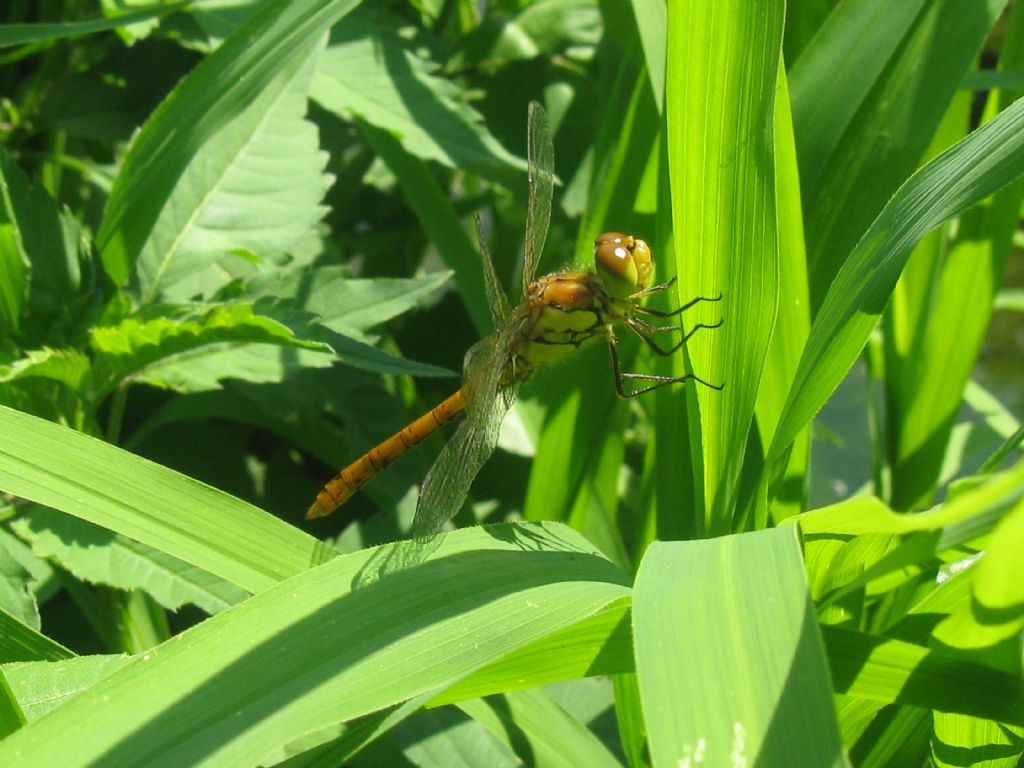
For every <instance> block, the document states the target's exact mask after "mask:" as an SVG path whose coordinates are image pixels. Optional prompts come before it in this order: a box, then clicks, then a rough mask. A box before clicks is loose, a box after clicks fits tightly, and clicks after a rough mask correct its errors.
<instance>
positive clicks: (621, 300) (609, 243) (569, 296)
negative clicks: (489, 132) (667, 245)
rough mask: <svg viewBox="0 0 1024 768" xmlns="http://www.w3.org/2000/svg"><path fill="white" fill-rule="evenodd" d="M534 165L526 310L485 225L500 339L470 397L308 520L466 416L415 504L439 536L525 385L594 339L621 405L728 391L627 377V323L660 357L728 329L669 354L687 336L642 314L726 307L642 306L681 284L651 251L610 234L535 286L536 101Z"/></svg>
mask: <svg viewBox="0 0 1024 768" xmlns="http://www.w3.org/2000/svg"><path fill="white" fill-rule="evenodd" d="M527 166H528V169H529V197H528V204H527V219H526V237H525V242H524V247H523V250H524V253H523V259H524V265H523V286H522V289H523V300H522V302H521V303H520V304H519V306H517V307H516V308H515V309H512V308H511V305H510V303H509V300H508V297H507V296H506V295H505V291H504V289H503V288H502V287H501V283H500V282H499V280H498V277H497V274H496V272H495V269H494V264H493V263H492V261H491V257H490V254H489V253H488V252H487V249H486V246H485V245H484V239H483V237H482V236H481V233H480V232H479V229H480V225H479V220H477V230H478V233H477V234H478V238H479V240H480V247H481V253H482V257H483V266H484V276H485V285H486V288H487V297H488V301H489V304H490V307H491V314H492V316H493V319H494V325H495V328H496V329H497V330H496V332H495V333H494V334H492V335H491V336H488V337H487V338H486V339H484V340H482V341H480V342H477V343H476V344H475V345H473V346H472V347H471V348H470V350H469V351H468V352H467V353H466V357H465V360H464V362H463V376H462V381H463V383H462V388H461V389H459V390H458V391H457V392H456V393H455V394H453V395H452V396H451V397H449V398H448V399H447V400H445V401H444V402H443V403H441V404H440V405H438V406H436V407H435V408H434V409H433V410H431V411H429V412H427V413H426V414H424V415H423V416H421V417H420V418H418V419H416V421H414V422H412V423H411V424H409V425H408V426H407V427H405V428H404V429H402V430H401V431H399V432H397V433H396V434H394V435H392V436H391V437H389V438H388V439H387V440H385V441H384V442H382V443H381V444H380V445H378V446H377V447H375V448H372V449H371V450H369V451H368V452H367V453H365V454H364V455H362V456H360V457H359V458H358V459H356V460H355V461H354V462H352V463H351V464H349V465H348V466H347V467H345V468H344V469H342V470H341V471H340V472H339V473H338V475H337V476H336V477H335V478H334V479H333V480H331V481H330V482H329V483H327V485H325V486H324V488H323V490H321V491H320V493H319V494H318V495H317V497H316V501H314V502H313V504H312V506H310V508H309V510H308V512H307V513H306V517H307V519H313V518H318V517H323V516H325V515H328V514H330V513H331V512H333V511H334V510H335V509H337V508H338V507H339V506H340V505H342V504H344V503H345V502H346V501H348V499H349V498H350V497H351V496H352V495H353V494H354V493H355V492H356V491H358V490H359V489H360V488H362V487H363V486H364V485H366V484H367V483H368V482H369V481H370V480H372V479H373V478H374V477H376V476H377V474H378V473H380V472H381V471H382V470H383V469H384V468H385V467H387V466H388V465H389V464H391V462H393V461H395V460H396V459H398V458H399V457H400V456H402V455H403V454H404V453H405V452H406V451H408V450H409V449H410V448H412V447H413V446H415V445H417V444H418V443H420V442H421V441H422V440H424V439H425V438H427V437H428V436H429V435H431V434H433V433H434V432H436V431H437V430H438V429H440V428H441V427H443V426H444V425H445V424H447V423H449V422H451V421H453V420H454V419H455V418H456V417H457V416H459V414H461V413H463V412H465V414H466V418H465V419H464V420H463V422H462V423H461V424H460V425H459V427H458V429H457V430H456V431H455V434H454V436H453V437H452V439H451V440H450V441H449V442H448V443H447V445H445V447H444V448H443V449H442V450H441V453H440V455H439V456H438V458H437V461H436V462H435V463H434V465H433V467H431V469H430V471H429V472H428V473H427V476H426V478H424V480H423V487H422V490H421V492H420V497H419V501H418V503H417V505H416V516H415V518H414V520H413V535H414V536H415V537H416V538H425V537H429V536H431V535H433V534H435V533H437V532H438V531H440V530H441V528H442V527H443V526H444V525H445V524H446V523H447V522H448V521H449V520H450V519H451V518H452V517H453V516H454V515H455V513H456V512H457V511H458V510H459V508H460V507H461V506H462V504H463V502H465V500H466V498H467V496H468V495H469V488H470V485H471V484H472V482H473V479H474V478H475V477H476V475H477V473H478V472H479V471H480V468H481V467H482V466H483V465H484V463H485V462H486V461H487V459H488V458H490V456H491V454H492V453H493V452H494V448H495V446H496V445H497V442H498V431H499V429H500V427H501V422H502V420H503V419H504V418H505V414H506V413H508V410H509V408H511V407H512V403H513V401H514V400H515V393H516V388H517V386H518V385H519V384H520V383H522V382H523V381H525V380H526V379H528V378H529V377H530V376H531V375H532V374H533V372H534V370H535V369H537V368H538V367H540V366H542V365H546V364H548V363H551V362H554V361H556V360H560V359H561V358H563V357H565V356H567V355H569V354H571V353H572V352H574V351H575V350H576V349H577V348H578V347H579V346H580V345H581V344H583V343H584V342H587V341H589V340H591V339H597V338H604V339H605V340H606V341H607V343H608V351H609V354H610V355H611V362H612V368H613V370H614V373H615V391H616V394H617V395H618V396H619V397H621V398H627V397H634V396H636V395H640V394H643V393H644V392H649V391H651V390H652V389H657V388H658V387H663V386H665V385H667V384H678V383H683V382H686V381H689V380H691V379H692V380H694V381H697V382H699V383H701V384H703V385H705V386H707V387H710V388H712V389H721V386H716V385H713V384H709V383H708V382H706V381H704V380H703V379H701V378H699V377H697V376H696V375H694V374H692V373H689V374H686V375H684V376H658V375H654V374H646V373H625V372H623V371H622V368H621V366H620V365H619V356H618V351H617V347H616V340H615V332H614V328H615V326H616V325H619V324H622V325H625V326H626V327H627V328H628V329H629V330H630V331H632V332H633V333H634V334H636V335H637V336H638V337H639V338H640V339H641V340H642V341H643V342H644V343H645V344H646V345H647V346H648V347H649V348H650V349H651V350H652V351H654V352H655V353H656V354H658V355H661V356H668V355H672V354H674V353H675V352H676V351H677V350H679V349H680V347H682V346H683V344H685V343H686V341H687V340H688V339H689V338H690V337H691V336H692V335H693V334H694V333H696V332H697V331H698V330H700V329H702V328H717V327H718V326H719V325H721V322H719V323H716V324H714V325H703V324H701V325H696V326H694V327H693V328H691V329H690V330H689V332H686V333H684V335H683V337H682V339H681V340H680V341H679V342H677V343H676V344H674V345H673V346H671V347H670V348H669V349H664V348H662V347H661V346H660V345H659V344H658V343H657V342H656V341H655V339H654V335H655V334H659V333H667V332H671V331H681V330H682V328H681V327H680V326H677V325H654V324H653V323H651V322H648V321H647V320H645V319H643V316H647V317H654V318H671V317H676V316H678V315H679V314H680V313H682V312H683V311H685V310H687V309H689V308H690V307H692V306H694V305H695V304H697V303H698V302H701V301H717V300H718V299H720V298H721V296H718V297H715V298H714V299H707V298H696V299H693V300H692V301H690V302H688V303H686V304H684V305H683V306H681V307H678V308H677V309H675V310H672V311H669V312H662V311H659V310H655V309H649V308H647V307H643V306H640V305H639V304H638V303H637V300H638V299H640V298H643V297H645V296H650V295H651V294H655V293H660V292H662V291H665V290H667V289H668V288H670V287H671V286H672V285H673V284H674V283H675V278H673V279H672V280H670V281H669V282H667V283H662V284H659V285H650V279H651V276H652V272H653V262H652V259H651V249H650V248H649V247H648V245H647V243H646V242H644V241H643V240H640V239H638V238H635V237H632V236H631V235H623V234H620V233H618V232H606V233H604V234H603V235H601V236H600V237H598V238H597V240H596V241H595V242H594V269H592V270H565V271H561V272H555V273H552V274H550V275H546V276H544V277H541V278H538V279H536V280H535V279H534V273H535V271H536V268H537V261H538V259H539V257H540V253H541V251H542V250H543V248H544V241H545V239H546V238H547V232H548V224H549V223H550V219H551V194H552V187H553V184H554V148H553V145H552V141H551V131H550V128H549V124H548V117H547V113H546V112H545V111H544V109H543V107H541V105H540V104H538V103H537V102H531V104H530V109H529V121H528V143H527ZM632 381H638V382H643V384H642V385H640V386H639V388H638V389H633V388H631V385H628V384H627V382H632Z"/></svg>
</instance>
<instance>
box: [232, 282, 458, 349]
mask: <svg viewBox="0 0 1024 768" xmlns="http://www.w3.org/2000/svg"><path fill="white" fill-rule="evenodd" d="M450 277H451V273H450V272H436V273H434V274H432V275H427V276H424V277H415V278H393V277H375V278H371V279H354V278H350V277H348V276H347V270H346V269H345V268H343V267H319V268H315V269H309V268H306V267H303V268H301V269H289V270H285V271H283V272H276V273H268V274H263V275H257V276H255V277H253V278H252V279H250V280H246V281H244V283H243V284H242V285H241V286H239V289H238V293H239V294H240V295H241V296H244V297H246V298H249V299H258V298H264V297H268V298H278V299H292V300H293V301H294V302H295V306H296V307H297V308H299V309H303V310H306V311H307V312H314V313H316V314H317V315H319V316H320V322H321V324H323V325H324V326H326V327H327V328H330V329H331V330H334V331H338V332H339V333H348V334H351V335H356V334H363V333H367V332H369V331H370V329H372V328H373V327H374V326H377V325H380V324H382V323H385V322H387V321H388V320H391V319H393V318H395V317H397V316H398V315H401V314H403V313H405V312H408V311H409V310H411V309H414V308H416V307H420V306H423V305H424V304H425V303H427V301H428V300H429V299H430V298H431V297H432V296H434V294H435V293H436V292H437V290H438V289H439V288H440V287H441V286H443V285H444V284H445V283H446V282H447V281H448V279H449V278H450Z"/></svg>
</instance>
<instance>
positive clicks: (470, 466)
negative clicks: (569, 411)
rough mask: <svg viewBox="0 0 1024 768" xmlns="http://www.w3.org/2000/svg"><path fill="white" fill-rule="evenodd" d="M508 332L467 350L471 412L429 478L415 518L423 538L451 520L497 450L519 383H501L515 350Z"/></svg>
mask: <svg viewBox="0 0 1024 768" xmlns="http://www.w3.org/2000/svg"><path fill="white" fill-rule="evenodd" d="M507 337H508V334H506V335H504V336H500V335H495V336H490V337H488V338H486V339H484V340H483V341H481V342H478V343H477V344H475V345H473V346H472V347H471V348H470V350H469V352H467V353H466V363H465V372H464V375H463V386H464V387H465V389H466V417H465V419H464V420H463V422H462V423H461V424H460V425H459V428H458V429H457V430H456V431H455V434H454V435H453V436H452V438H451V440H449V441H448V443H447V444H446V445H445V447H444V448H443V449H442V450H441V453H440V455H439V456H438V457H437V461H435V462H434V466H432V467H431V468H430V471H429V472H428V473H427V476H426V478H424V480H423V488H422V490H421V491H420V498H419V501H418V502H417V504H416V517H415V519H414V520H413V524H412V532H413V536H415V537H416V538H417V539H421V540H422V539H427V538H430V537H431V536H433V535H434V534H436V533H437V532H438V531H440V530H441V528H442V527H443V526H444V524H445V523H447V522H448V521H449V520H451V518H452V517H453V516H454V515H455V513H456V512H458V511H459V508H460V507H461V506H462V504H463V502H465V500H466V497H467V496H468V495H469V487H470V485H471V484H472V483H473V478H475V477H476V476H477V473H478V472H479V471H480V468H481V467H482V466H483V465H484V462H486V461H487V459H489V458H490V456H491V454H492V453H494V447H495V446H496V445H497V444H498V432H499V430H500V429H501V422H502V419H504V418H505V414H506V413H508V409H509V408H511V407H512V401H513V400H514V399H515V391H514V388H513V387H504V388H502V389H500V390H499V388H498V384H499V381H500V379H501V372H502V369H503V368H504V363H505V360H506V358H507V357H508V353H509V349H508V346H509V341H508V340H507Z"/></svg>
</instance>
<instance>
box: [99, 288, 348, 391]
mask: <svg viewBox="0 0 1024 768" xmlns="http://www.w3.org/2000/svg"><path fill="white" fill-rule="evenodd" d="M146 314H147V315H155V316H154V317H152V318H151V319H146V316H143V317H129V318H126V319H125V320H122V321H121V322H120V323H118V324H117V325H113V326H104V327H99V328H93V329H92V333H91V338H90V344H91V346H92V349H93V351H94V357H95V360H94V367H95V369H96V371H97V373H96V377H95V378H96V384H97V387H98V389H99V392H100V393H101V394H105V393H107V392H109V391H110V390H111V389H112V388H113V387H114V386H116V385H117V384H118V383H120V382H121V381H123V380H125V379H126V378H128V377H132V378H133V379H135V380H138V381H145V382H146V383H149V384H153V385H156V386H167V385H168V383H169V382H168V381H167V380H166V379H164V378H163V377H162V375H161V373H162V366H166V365H167V361H168V359H169V358H170V359H173V358H176V357H179V356H182V355H187V354H188V353H191V352H195V351H197V350H201V349H202V348H204V347H208V346H210V345H212V344H218V343H225V342H230V343H232V344H239V343H245V344H251V343H261V344H275V345H279V346H290V347H300V348H303V349H309V350H313V351H316V352H329V351H330V347H328V346H327V345H326V344H325V343H323V342H317V341H305V340H302V339H299V338H296V336H295V335H294V334H293V333H292V331H291V329H290V328H288V327H287V326H286V325H284V324H282V323H280V322H278V321H277V320H274V319H272V318H270V317H266V316H264V315H261V314H258V313H257V306H256V305H254V304H250V303H240V304H212V305H202V304H197V305H184V306H178V307H171V306H161V307H156V308H151V310H150V311H148V312H147V313H146ZM237 373H238V372H237V371H235V372H232V370H231V369H230V368H227V367H224V368H223V370H222V372H221V375H222V377H226V376H231V375H237Z"/></svg>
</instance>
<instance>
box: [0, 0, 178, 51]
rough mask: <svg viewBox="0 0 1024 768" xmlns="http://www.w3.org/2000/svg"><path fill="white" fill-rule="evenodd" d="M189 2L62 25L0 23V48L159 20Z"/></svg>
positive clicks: (162, 4) (158, 5)
mask: <svg viewBox="0 0 1024 768" xmlns="http://www.w3.org/2000/svg"><path fill="white" fill-rule="evenodd" d="M187 5H189V3H188V2H180V3H174V2H170V3H156V4H154V5H150V6H147V7H142V8H136V9H135V10H132V11H128V12H127V13H122V14H119V15H117V16H114V17H113V18H106V19H90V20H89V21H71V22H64V23H61V24H4V25H3V26H0V48H6V47H9V46H14V45H26V44H28V43H34V42H46V41H51V40H55V39H60V38H65V37H78V36H79V35H91V34H93V33H95V32H105V31H107V30H110V29H117V28H119V27H124V26H127V25H129V24H133V23H136V22H140V21H147V20H149V19H159V18H161V17H163V16H168V15H170V14H172V13H174V12H175V11H178V10H180V9H181V8H184V7H185V6H187Z"/></svg>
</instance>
